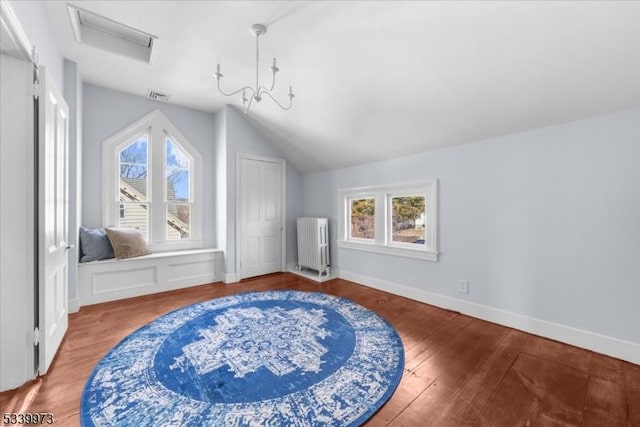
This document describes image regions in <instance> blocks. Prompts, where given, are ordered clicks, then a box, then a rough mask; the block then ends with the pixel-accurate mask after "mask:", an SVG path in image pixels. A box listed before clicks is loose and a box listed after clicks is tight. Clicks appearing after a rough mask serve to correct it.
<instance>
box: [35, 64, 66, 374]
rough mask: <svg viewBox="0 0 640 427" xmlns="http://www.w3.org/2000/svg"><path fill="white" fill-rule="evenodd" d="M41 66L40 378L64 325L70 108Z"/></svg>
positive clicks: (49, 361)
mask: <svg viewBox="0 0 640 427" xmlns="http://www.w3.org/2000/svg"><path fill="white" fill-rule="evenodd" d="M46 71H47V70H46V69H45V68H44V67H41V70H40V75H39V81H40V96H39V102H38V104H39V110H38V132H39V135H38V136H39V150H38V163H39V164H38V217H39V219H38V235H39V244H38V265H39V270H38V287H39V289H38V293H39V296H38V304H39V319H38V320H39V329H40V334H39V339H40V345H39V355H40V356H39V357H40V360H39V365H40V367H39V373H40V375H44V374H45V373H46V372H47V370H48V369H49V366H50V365H51V361H52V360H53V357H54V356H55V354H56V351H57V350H58V347H59V346H60V343H61V342H62V338H63V337H64V334H65V332H66V331H67V325H68V307H67V306H68V298H67V292H68V263H69V259H68V246H69V230H68V211H69V185H68V181H69V178H68V176H69V171H68V168H69V107H68V106H67V104H66V102H65V101H64V99H63V97H62V95H61V93H60V91H59V90H58V88H57V87H56V85H55V84H54V82H53V81H52V80H51V78H50V77H49V75H48V73H47V72H46Z"/></svg>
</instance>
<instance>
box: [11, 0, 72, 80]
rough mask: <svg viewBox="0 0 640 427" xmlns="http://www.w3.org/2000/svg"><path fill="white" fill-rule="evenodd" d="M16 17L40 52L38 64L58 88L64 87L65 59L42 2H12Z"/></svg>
mask: <svg viewBox="0 0 640 427" xmlns="http://www.w3.org/2000/svg"><path fill="white" fill-rule="evenodd" d="M9 4H10V5H11V8H12V9H13V11H14V13H15V14H16V17H17V18H18V20H19V21H20V24H22V28H23V29H24V32H25V33H26V35H27V37H28V38H29V42H30V43H31V44H32V45H34V46H35V47H36V49H37V51H38V62H39V63H40V64H42V65H45V66H46V67H47V69H48V70H49V73H50V75H51V77H52V78H53V81H55V82H56V85H58V88H59V89H60V90H62V87H63V82H64V78H63V74H64V73H63V64H62V62H63V58H62V55H61V54H60V50H59V49H58V44H57V43H56V38H55V35H54V33H53V30H52V29H51V25H50V24H49V20H48V19H47V15H46V12H45V10H44V6H43V5H42V2H41V1H10V2H9Z"/></svg>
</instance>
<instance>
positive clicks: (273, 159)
mask: <svg viewBox="0 0 640 427" xmlns="http://www.w3.org/2000/svg"><path fill="white" fill-rule="evenodd" d="M243 159H246V160H257V161H261V162H271V163H279V164H280V165H281V166H282V172H281V175H280V177H281V180H282V197H281V205H282V206H281V210H280V217H281V218H280V229H281V234H282V243H281V245H280V247H281V252H282V253H281V265H280V271H287V270H286V263H287V161H286V160H284V159H279V158H276V157H267V156H261V155H258V154H248V153H236V272H235V273H233V278H234V279H237V280H234V281H233V282H227V281H226V280H225V283H235V282H236V281H238V280H241V279H242V271H241V268H240V261H241V260H242V239H241V238H240V237H241V236H242V234H241V231H242V221H240V219H241V218H240V202H241V200H242V188H241V186H240V172H241V170H240V169H241V167H240V165H241V164H242V160H243Z"/></svg>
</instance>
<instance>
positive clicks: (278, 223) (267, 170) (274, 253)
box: [238, 157, 284, 279]
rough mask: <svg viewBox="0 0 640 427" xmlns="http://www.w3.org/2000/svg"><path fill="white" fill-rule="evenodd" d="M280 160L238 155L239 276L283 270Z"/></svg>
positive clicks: (281, 165)
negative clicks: (239, 156)
mask: <svg viewBox="0 0 640 427" xmlns="http://www.w3.org/2000/svg"><path fill="white" fill-rule="evenodd" d="M283 163H284V162H283V161H280V160H273V161H270V160H258V159H254V158H247V157H241V158H240V168H239V177H240V194H239V195H240V207H239V208H240V209H239V220H240V223H239V224H238V226H239V229H240V271H239V276H240V277H239V278H240V279H244V278H247V277H254V276H260V275H263V274H269V273H275V272H277V271H282V268H283V266H282V248H283V222H282V219H283V216H282V213H283V212H282V211H283V208H282V204H283V203H282V202H283V197H282V196H283V194H282V188H283V182H284V176H283V175H284V174H283V171H284V166H283Z"/></svg>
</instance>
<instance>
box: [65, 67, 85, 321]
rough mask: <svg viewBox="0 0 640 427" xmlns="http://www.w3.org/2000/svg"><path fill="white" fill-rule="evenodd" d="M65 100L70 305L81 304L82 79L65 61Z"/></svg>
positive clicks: (78, 72)
mask: <svg viewBox="0 0 640 427" xmlns="http://www.w3.org/2000/svg"><path fill="white" fill-rule="evenodd" d="M64 98H65V100H66V101H67V104H68V105H69V201H70V202H69V241H70V242H71V243H73V244H74V248H73V249H71V250H70V251H69V301H70V306H71V305H73V307H70V308H71V309H72V310H75V308H76V306H77V304H78V302H77V298H78V258H79V249H80V242H79V233H78V227H80V224H81V223H82V209H81V207H82V204H81V199H82V179H81V178H82V77H81V75H80V70H79V69H78V64H76V63H75V62H73V61H69V60H66V59H65V60H64Z"/></svg>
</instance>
